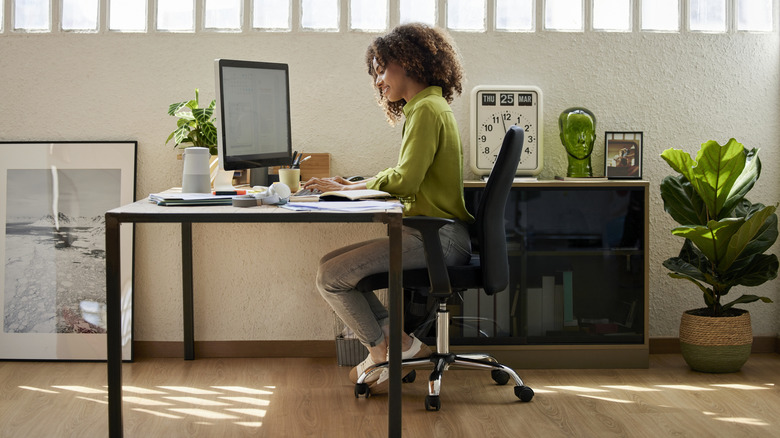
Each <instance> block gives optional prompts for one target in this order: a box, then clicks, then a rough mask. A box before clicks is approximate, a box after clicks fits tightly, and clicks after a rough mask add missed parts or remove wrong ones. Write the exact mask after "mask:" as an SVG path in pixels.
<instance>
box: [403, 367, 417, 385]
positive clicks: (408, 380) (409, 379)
mask: <svg viewBox="0 0 780 438" xmlns="http://www.w3.org/2000/svg"><path fill="white" fill-rule="evenodd" d="M416 378H417V371H415V370H412V371H410V372H409V374H407V375H405V376H404V378H403V379H401V381H402V382H404V383H412V382H414V379H416Z"/></svg>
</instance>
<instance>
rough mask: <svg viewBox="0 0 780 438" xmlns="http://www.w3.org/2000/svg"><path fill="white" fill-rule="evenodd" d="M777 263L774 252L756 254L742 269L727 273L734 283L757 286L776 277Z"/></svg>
mask: <svg viewBox="0 0 780 438" xmlns="http://www.w3.org/2000/svg"><path fill="white" fill-rule="evenodd" d="M779 265H780V263H778V260H777V256H776V255H775V254H757V255H755V256H754V257H753V259H752V260H751V262H750V264H748V265H747V266H745V267H744V268H743V269H742V270H739V271H736V272H733V273H729V274H730V275H729V277H731V278H733V280H731V281H732V282H733V283H734V284H735V285H736V284H741V285H743V286H759V285H761V284H764V283H766V282H767V281H769V280H774V279H775V278H777V270H778V266H779Z"/></svg>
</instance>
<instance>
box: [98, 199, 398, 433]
mask: <svg viewBox="0 0 780 438" xmlns="http://www.w3.org/2000/svg"><path fill="white" fill-rule="evenodd" d="M402 219H403V212H402V210H401V209H400V208H393V209H389V210H385V211H377V212H350V213H343V212H324V211H318V212H294V211H291V210H287V209H283V208H279V207H275V206H258V207H250V208H237V207H230V206H210V207H160V206H157V205H155V204H153V203H151V202H149V201H148V200H146V199H144V200H141V201H137V202H134V203H132V204H128V205H125V206H122V207H119V208H115V209H113V210H110V211H108V212H106V307H107V319H108V321H107V326H108V327H107V342H108V345H107V348H108V432H109V437H114V438H116V437H121V436H122V435H123V428H122V336H121V305H120V301H121V281H120V279H121V272H120V254H121V251H120V239H119V228H120V225H122V224H123V223H180V224H181V236H182V245H181V246H182V288H183V298H184V303H183V306H184V337H185V339H184V350H185V358H186V359H194V356H195V354H194V336H193V333H194V330H193V317H192V316H193V309H192V304H193V303H192V224H193V223H203V222H208V223H242V222H243V223H262V222H282V223H284V222H291V223H309V222H319V223H331V222H332V223H349V222H381V223H385V224H386V225H387V229H388V235H389V236H390V266H389V269H390V273H389V286H390V287H389V294H388V301H389V311H390V330H391V332H392V333H400V332H401V330H402V327H403V324H402V318H403V316H402V308H403V294H402V287H403V286H402V268H401V228H402V224H403V221H402ZM348 396H349V394H345V397H348ZM388 402H389V407H388V436H390V437H400V436H401V337H400V336H391V337H390V389H389V400H388Z"/></svg>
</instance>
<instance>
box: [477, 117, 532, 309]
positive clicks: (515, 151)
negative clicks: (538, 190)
mask: <svg viewBox="0 0 780 438" xmlns="http://www.w3.org/2000/svg"><path fill="white" fill-rule="evenodd" d="M524 137H525V133H524V132H523V128H521V127H519V126H516V125H515V126H512V127H510V128H509V131H507V133H506V136H504V142H503V143H502V145H501V151H499V153H498V158H496V162H495V164H494V165H493V170H492V171H491V172H490V177H489V178H488V181H487V184H486V185H485V190H484V192H483V194H482V199H481V200H480V202H479V209H478V210H477V217H476V221H477V222H476V227H477V228H476V234H477V239H478V241H479V259H480V265H481V269H482V281H483V289H484V290H485V293H487V294H488V295H492V294H494V293H496V292H500V291H502V290H504V289H506V287H507V285H508V284H509V261H508V257H507V250H506V228H505V227H506V225H505V224H504V210H505V209H506V200H507V198H508V197H509V191H510V189H511V188H512V182H513V181H514V178H515V173H516V172H517V165H518V164H519V163H520V154H521V152H522V150H523V139H524Z"/></svg>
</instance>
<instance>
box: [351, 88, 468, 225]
mask: <svg viewBox="0 0 780 438" xmlns="http://www.w3.org/2000/svg"><path fill="white" fill-rule="evenodd" d="M404 116H405V117H406V121H405V122H404V127H403V139H402V141H401V151H400V153H399V157H398V165H396V166H395V167H393V168H390V169H385V170H383V171H382V172H379V173H378V174H377V175H376V178H375V179H372V180H370V181H368V182H367V184H366V185H367V187H368V188H369V189H376V190H384V191H386V192H388V193H391V194H392V195H394V196H397V197H398V198H399V199H400V200H401V201H402V202H403V203H404V214H405V215H406V216H432V217H444V218H449V219H453V218H456V219H460V220H462V221H464V222H469V223H470V222H473V221H474V218H473V217H472V216H471V214H470V213H469V212H468V211H467V210H466V205H465V202H464V200H463V146H462V144H461V141H460V134H459V132H458V124H457V122H456V121H455V116H454V115H453V114H452V109H451V108H450V106H449V104H448V103H447V101H446V100H445V99H444V98H443V97H442V92H441V87H436V86H431V87H428V88H426V89H424V90H423V91H421V92H419V93H418V94H417V95H416V96H414V97H413V98H412V100H411V101H409V102H407V103H406V105H404Z"/></svg>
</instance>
